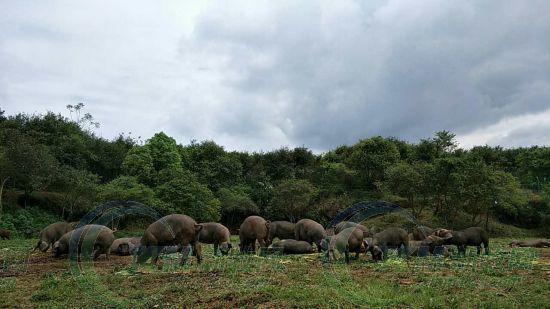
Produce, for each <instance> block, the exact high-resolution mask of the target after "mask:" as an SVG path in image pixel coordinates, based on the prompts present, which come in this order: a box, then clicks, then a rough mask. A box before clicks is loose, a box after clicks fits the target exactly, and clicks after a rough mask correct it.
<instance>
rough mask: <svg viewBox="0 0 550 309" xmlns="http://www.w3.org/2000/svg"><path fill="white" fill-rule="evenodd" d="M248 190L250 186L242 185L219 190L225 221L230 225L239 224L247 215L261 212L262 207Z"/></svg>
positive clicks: (222, 214)
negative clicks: (254, 200) (253, 199)
mask: <svg viewBox="0 0 550 309" xmlns="http://www.w3.org/2000/svg"><path fill="white" fill-rule="evenodd" d="M248 191H250V188H246V187H242V186H235V187H231V188H221V189H220V191H218V198H219V200H220V203H221V217H222V221H223V222H225V223H226V224H228V225H229V226H238V225H239V224H240V222H242V220H243V219H245V218H246V217H248V216H250V215H259V214H260V209H259V208H258V206H257V205H256V204H255V203H254V202H253V201H252V200H251V199H250V197H249V196H248V194H247V192H248Z"/></svg>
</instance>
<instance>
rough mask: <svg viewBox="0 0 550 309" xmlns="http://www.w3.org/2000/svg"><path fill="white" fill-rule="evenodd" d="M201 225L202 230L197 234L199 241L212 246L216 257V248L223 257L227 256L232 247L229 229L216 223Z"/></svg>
mask: <svg viewBox="0 0 550 309" xmlns="http://www.w3.org/2000/svg"><path fill="white" fill-rule="evenodd" d="M201 224H202V230H201V231H200V233H199V241H200V242H201V243H204V244H214V255H218V248H219V249H220V251H221V253H222V254H223V255H227V254H228V253H229V251H230V250H231V248H232V247H233V246H232V245H231V233H229V229H228V228H226V227H225V226H223V225H222V224H220V223H216V222H208V223H201Z"/></svg>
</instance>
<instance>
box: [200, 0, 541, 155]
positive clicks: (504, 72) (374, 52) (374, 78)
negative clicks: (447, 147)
mask: <svg viewBox="0 0 550 309" xmlns="http://www.w3.org/2000/svg"><path fill="white" fill-rule="evenodd" d="M356 4H357V3H353V2H351V3H345V4H342V2H337V3H332V4H328V5H327V4H326V3H325V5H324V6H323V5H319V6H317V5H315V4H311V3H310V5H311V7H309V8H307V9H304V8H303V7H301V6H302V5H303V4H302V3H298V4H295V3H290V4H289V3H287V4H286V5H283V6H282V7H278V8H274V9H273V8H272V9H273V12H272V13H271V14H270V15H269V16H267V17H266V16H263V15H262V20H260V21H258V20H257V16H255V15H254V14H249V13H250V12H247V11H245V12H244V13H243V14H239V13H238V12H239V11H238V9H235V10H236V11H233V10H232V9H231V8H224V12H227V14H218V13H219V12H216V11H215V12H212V14H211V15H209V14H208V12H206V13H203V15H202V18H201V19H200V20H199V21H198V22H197V27H196V29H195V33H194V35H195V36H194V37H193V38H192V42H191V44H193V46H194V47H195V48H194V49H193V50H195V49H197V50H201V52H204V53H205V54H207V55H208V54H209V56H211V57H215V58H221V59H224V60H223V63H222V65H220V66H218V67H217V68H216V70H218V71H219V72H222V78H223V79H222V81H223V83H224V84H226V85H229V86H230V87H231V88H232V90H233V92H234V93H235V96H236V97H237V98H239V97H242V98H245V97H246V96H247V95H248V94H249V93H255V94H257V95H258V96H259V97H260V98H263V99H264V100H263V102H272V103H271V104H273V105H274V106H276V105H277V103H276V102H278V99H279V98H280V97H281V96H284V98H285V99H284V100H285V101H286V102H285V104H282V105H281V106H278V108H279V111H280V112H281V113H282V114H284V115H285V116H286V117H285V119H287V120H288V121H290V123H291V124H292V125H291V126H286V127H285V126H284V125H283V123H282V122H281V120H280V119H278V120H277V119H267V120H266V119H263V118H262V117H255V116H254V115H252V114H250V113H246V112H245V113H242V114H238V115H237V117H238V118H237V119H240V120H241V121H240V122H241V123H242V125H243V126H246V125H250V126H252V127H254V126H256V125H257V122H258V121H261V122H264V121H267V122H268V123H269V122H270V125H272V126H277V127H280V128H281V130H282V131H284V133H285V134H286V136H287V137H288V139H289V140H290V141H291V142H292V143H294V144H301V143H305V144H307V145H311V146H312V147H314V148H317V149H327V148H330V147H334V146H336V145H338V144H341V143H352V142H354V141H356V140H357V139H358V138H361V137H365V136H370V135H377V134H381V135H386V136H389V135H392V136H399V137H404V138H407V139H411V140H414V139H418V138H419V137H425V136H429V135H431V134H432V133H433V132H434V131H436V130H441V129H450V130H453V131H456V132H458V133H466V132H469V131H472V130H473V129H477V128H480V127H483V126H487V125H490V124H493V123H496V122H498V120H500V119H502V118H503V117H506V116H512V115H518V114H522V113H533V112H542V111H543V110H544V109H545V108H546V107H547V106H548V105H547V104H548V103H547V102H548V100H549V99H550V95H549V93H548V89H550V87H549V84H548V83H549V82H550V74H549V73H548V72H550V62H548V55H549V53H548V51H549V50H548V48H549V46H550V45H549V44H550V38H549V37H548V36H545V35H544V33H547V32H548V31H550V21H549V20H548V19H547V18H545V16H548V13H550V5H548V3H547V2H544V1H540V2H537V3H533V2H524V3H519V2H517V1H509V2H506V1H493V2H485V3H480V2H477V1H444V2H442V1H424V2H421V3H418V2H408V1H407V2H406V1H389V2H385V3H381V5H380V6H378V7H370V8H367V9H363V10H361V9H360V7H359V6H358V4H357V6H355V5H356ZM346 6H348V7H346ZM342 7H343V8H342ZM350 7H351V9H350ZM227 10H228V11H227ZM296 12H300V13H301V14H296ZM297 15H298V16H299V17H296V16H297ZM527 21H529V22H527ZM205 46H206V47H207V48H206V49H205ZM255 104H265V103H260V102H259V100H258V101H257V102H253V101H252V102H250V101H248V100H243V101H242V102H239V103H237V104H236V106H235V108H236V109H237V110H239V111H240V110H249V109H256V108H257V106H255ZM221 120H222V122H221V123H220V129H225V130H228V131H229V132H238V130H240V129H241V128H240V127H239V128H236V127H235V126H234V125H233V124H234V122H235V120H236V119H235V118H231V121H230V122H228V123H227V125H225V122H224V120H223V117H222V119H221Z"/></svg>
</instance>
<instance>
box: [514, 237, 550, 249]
mask: <svg viewBox="0 0 550 309" xmlns="http://www.w3.org/2000/svg"><path fill="white" fill-rule="evenodd" d="M510 247H534V248H544V247H550V240H548V239H530V240H514V241H512V242H511V243H510Z"/></svg>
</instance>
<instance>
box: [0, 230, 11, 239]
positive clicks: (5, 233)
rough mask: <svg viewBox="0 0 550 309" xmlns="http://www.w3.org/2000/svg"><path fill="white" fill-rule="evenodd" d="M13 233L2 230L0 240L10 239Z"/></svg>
mask: <svg viewBox="0 0 550 309" xmlns="http://www.w3.org/2000/svg"><path fill="white" fill-rule="evenodd" d="M10 236H11V232H10V231H8V230H5V229H0V238H2V239H10Z"/></svg>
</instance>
